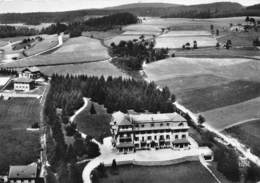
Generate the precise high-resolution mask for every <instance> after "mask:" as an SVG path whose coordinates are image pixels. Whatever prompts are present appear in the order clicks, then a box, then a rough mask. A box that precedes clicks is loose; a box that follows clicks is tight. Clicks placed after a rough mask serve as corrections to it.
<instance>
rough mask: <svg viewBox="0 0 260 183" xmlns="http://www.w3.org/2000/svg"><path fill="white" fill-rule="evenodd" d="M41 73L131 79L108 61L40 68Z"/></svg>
mask: <svg viewBox="0 0 260 183" xmlns="http://www.w3.org/2000/svg"><path fill="white" fill-rule="evenodd" d="M39 68H40V70H41V72H42V73H44V74H45V75H47V76H51V75H52V74H55V73H58V74H61V75H67V74H70V75H88V76H102V75H103V76H104V77H108V76H112V77H123V78H129V76H128V75H127V74H125V73H123V72H122V71H120V70H119V69H118V68H117V67H115V66H114V65H113V64H111V63H110V62H108V61H102V62H91V63H84V64H67V65H57V66H43V67H39Z"/></svg>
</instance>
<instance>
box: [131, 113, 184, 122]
mask: <svg viewBox="0 0 260 183" xmlns="http://www.w3.org/2000/svg"><path fill="white" fill-rule="evenodd" d="M130 118H132V120H133V121H134V122H135V123H147V122H149V123H150V122H164V121H169V122H171V121H173V122H174V121H176V122H177V121H178V122H179V121H186V120H185V119H184V118H183V117H182V116H181V115H179V114H177V113H162V114H138V115H130Z"/></svg>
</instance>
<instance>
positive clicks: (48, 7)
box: [0, 0, 259, 13]
mask: <svg viewBox="0 0 260 183" xmlns="http://www.w3.org/2000/svg"><path fill="white" fill-rule="evenodd" d="M222 1H225V0H181V1H180V0H0V13H8V12H37V11H42V12H46V11H68V10H77V9H90V8H104V7H111V6H117V5H122V4H129V3H137V2H142V3H148V2H164V3H174V4H185V5H191V4H201V3H203V4H204V3H211V2H222ZM232 2H238V3H241V4H242V5H244V6H249V5H253V4H257V3H259V0H232Z"/></svg>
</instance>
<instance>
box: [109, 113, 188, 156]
mask: <svg viewBox="0 0 260 183" xmlns="http://www.w3.org/2000/svg"><path fill="white" fill-rule="evenodd" d="M110 125H111V132H112V135H113V145H114V146H115V147H116V148H117V150H118V151H119V152H123V153H127V152H132V151H135V150H140V149H151V148H155V149H159V148H172V149H175V150H179V149H188V148H189V146H190V143H189V141H188V138H187V137H188V135H189V134H188V129H189V126H188V124H187V121H186V120H185V119H184V118H183V117H182V116H180V115H179V114H177V113H164V114H149V113H143V114H129V113H128V114H124V113H122V112H116V113H114V114H113V117H112V121H111V123H110Z"/></svg>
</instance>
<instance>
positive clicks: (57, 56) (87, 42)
mask: <svg viewBox="0 0 260 183" xmlns="http://www.w3.org/2000/svg"><path fill="white" fill-rule="evenodd" d="M109 58H110V56H109V55H108V52H107V49H106V48H105V47H104V46H102V44H101V43H100V41H99V40H96V39H91V38H87V37H78V38H72V39H69V40H68V41H66V42H65V43H64V45H63V46H62V47H61V48H60V49H58V50H57V51H55V52H54V53H52V54H48V55H40V56H36V57H32V58H28V59H24V60H20V61H16V62H11V63H7V64H5V65H4V66H5V67H27V66H35V65H36V66H45V65H46V66H47V65H57V64H74V63H83V62H91V61H99V60H106V59H109Z"/></svg>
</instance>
